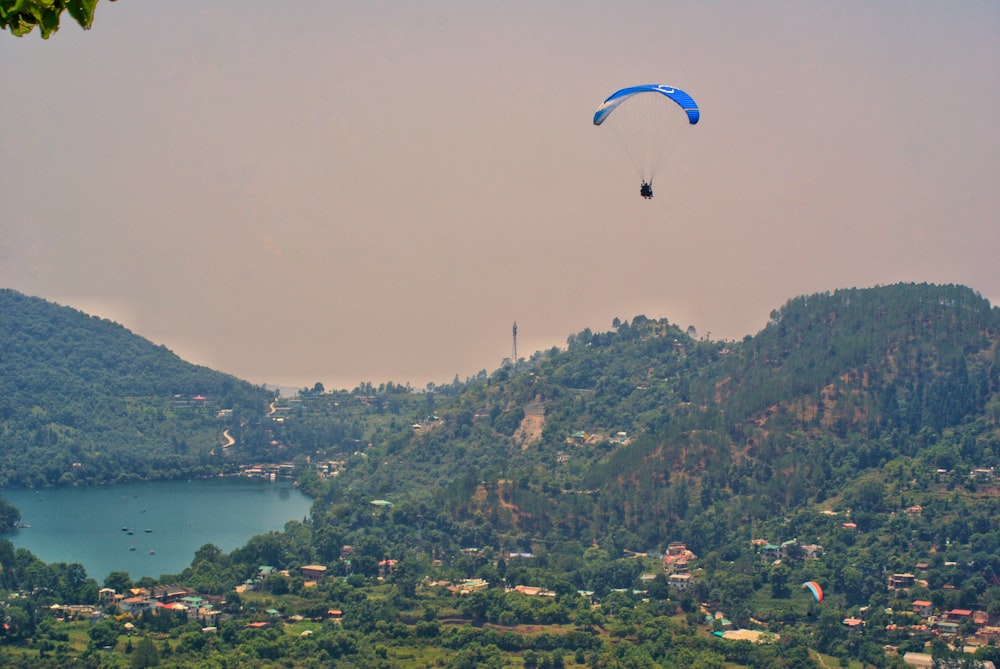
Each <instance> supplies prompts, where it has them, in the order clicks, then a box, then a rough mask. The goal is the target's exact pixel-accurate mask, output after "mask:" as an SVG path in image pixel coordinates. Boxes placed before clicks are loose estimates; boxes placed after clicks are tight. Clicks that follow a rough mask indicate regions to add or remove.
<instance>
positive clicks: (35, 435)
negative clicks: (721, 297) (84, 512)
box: [0, 290, 272, 486]
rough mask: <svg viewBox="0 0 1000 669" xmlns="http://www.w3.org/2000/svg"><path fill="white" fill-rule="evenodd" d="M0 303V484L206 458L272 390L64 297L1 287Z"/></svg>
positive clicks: (112, 473)
mask: <svg viewBox="0 0 1000 669" xmlns="http://www.w3.org/2000/svg"><path fill="white" fill-rule="evenodd" d="M0 313H2V314H3V317H2V319H0V486H4V485H55V484H60V483H62V484H67V483H76V482H91V483H93V482H100V481H108V480H127V479H128V478H130V477H132V478H145V477H157V476H159V477H163V476H171V475H175V476H176V475H180V474H181V473H188V474H190V473H193V472H195V471H198V470H203V469H205V468H210V467H212V466H213V460H217V459H216V458H214V457H213V456H212V455H211V453H212V452H213V451H216V455H218V454H219V452H220V451H221V450H222V449H221V445H222V444H223V443H224V440H223V439H222V436H221V435H222V433H223V431H224V430H226V429H230V428H232V432H233V434H240V432H239V429H238V428H239V426H240V422H241V419H243V420H246V419H248V418H249V417H256V416H258V415H262V414H263V413H264V410H265V408H266V406H267V402H268V401H269V399H270V398H271V397H272V395H271V393H268V392H267V391H265V390H264V389H262V388H258V387H254V386H252V385H250V384H248V383H246V382H244V381H240V380H239V379H236V378H235V377H232V376H230V375H227V374H222V373H220V372H215V371H213V370H210V369H208V368H206V367H200V366H196V365H192V364H190V363H187V362H184V361H183V360H181V359H180V358H178V357H177V356H176V355H175V354H173V353H172V352H170V351H169V350H167V349H166V348H165V347H163V346H156V345H154V344H152V343H151V342H149V341H147V340H145V339H143V338H141V337H138V336H136V335H135V334H133V333H131V332H130V331H128V330H127V329H125V328H124V327H122V326H120V325H118V324H116V323H113V322H111V321H108V320H106V319H101V318H97V317H93V316H88V315H86V314H83V313H81V312H79V311H77V310H74V309H71V308H68V307H61V306H57V305H55V304H52V303H50V302H46V301H45V300H41V299H38V298H34V297H28V296H25V295H22V294H20V293H17V292H15V291H12V290H0ZM220 412H221V414H220ZM217 464H218V461H216V462H215V463H214V465H217Z"/></svg>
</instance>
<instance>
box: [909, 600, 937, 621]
mask: <svg viewBox="0 0 1000 669" xmlns="http://www.w3.org/2000/svg"><path fill="white" fill-rule="evenodd" d="M911 606H913V612H914V613H916V614H917V615H918V616H920V617H921V618H926V617H927V616H929V615H932V614H933V613H934V604H933V603H931V602H928V601H926V600H923V599H918V600H917V601H915V602H913V604H912V605H911Z"/></svg>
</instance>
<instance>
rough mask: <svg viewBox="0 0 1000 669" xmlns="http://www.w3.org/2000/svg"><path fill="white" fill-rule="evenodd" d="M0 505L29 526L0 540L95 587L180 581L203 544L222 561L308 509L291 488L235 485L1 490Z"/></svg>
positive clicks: (247, 482)
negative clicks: (81, 573) (108, 582)
mask: <svg viewBox="0 0 1000 669" xmlns="http://www.w3.org/2000/svg"><path fill="white" fill-rule="evenodd" d="M0 497H3V498H4V499H6V500H7V501H8V502H10V503H11V504H13V505H14V506H16V507H17V508H18V510H19V511H20V512H21V522H22V523H24V524H26V525H30V527H29V528H23V529H19V530H16V531H14V532H6V533H4V534H0V538H3V539H8V540H10V542H11V543H13V544H14V546H15V547H17V548H26V549H28V550H29V551H31V552H32V553H34V554H35V555H37V556H38V557H39V558H40V559H42V560H43V561H45V562H66V563H74V562H78V563H80V564H82V565H83V566H84V568H85V569H86V570H87V575H88V576H90V577H91V578H94V579H96V580H97V582H98V583H102V582H103V581H104V579H105V577H106V576H107V575H108V574H110V573H111V572H112V571H124V572H128V574H129V576H130V577H131V578H132V579H133V580H138V579H139V578H142V577H143V576H152V577H154V578H159V577H160V576H161V575H163V574H179V573H180V572H182V571H183V570H184V569H186V568H187V567H189V566H190V565H191V560H192V559H193V558H194V554H195V552H196V551H197V550H198V549H199V548H201V547H202V546H204V545H205V544H214V545H215V546H218V547H219V548H220V549H222V550H223V551H224V552H226V553H229V552H231V551H232V550H233V549H235V548H239V547H241V546H244V545H246V543H247V541H248V540H249V539H250V538H251V537H252V536H254V535H257V534H265V533H267V532H270V531H272V530H281V529H282V528H284V526H285V523H287V522H288V521H290V520H303V519H304V518H306V517H307V516H308V515H309V509H310V507H311V505H312V500H311V499H309V498H308V497H307V496H305V495H304V494H302V492H301V491H300V490H299V489H298V488H295V487H293V486H292V484H291V482H290V481H277V482H270V481H264V480H260V479H246V478H238V477H231V478H212V479H191V480H185V481H152V482H148V483H127V484H119V485H107V486H86V487H77V488H43V489H37V490H25V489H7V490H0Z"/></svg>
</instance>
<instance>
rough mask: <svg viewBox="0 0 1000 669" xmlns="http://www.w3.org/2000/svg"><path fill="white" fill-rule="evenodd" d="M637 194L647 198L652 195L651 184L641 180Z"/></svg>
mask: <svg viewBox="0 0 1000 669" xmlns="http://www.w3.org/2000/svg"><path fill="white" fill-rule="evenodd" d="M639 195H641V196H643V197H644V198H646V199H647V200H649V199H651V198H652V197H653V184H651V183H649V182H648V181H643V182H642V186H640V187H639Z"/></svg>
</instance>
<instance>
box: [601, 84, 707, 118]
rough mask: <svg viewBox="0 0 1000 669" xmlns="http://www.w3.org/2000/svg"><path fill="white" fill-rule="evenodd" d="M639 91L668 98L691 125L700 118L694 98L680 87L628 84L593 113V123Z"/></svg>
mask: <svg viewBox="0 0 1000 669" xmlns="http://www.w3.org/2000/svg"><path fill="white" fill-rule="evenodd" d="M640 93H660V94H661V95H664V96H666V97H668V98H670V99H671V100H673V101H674V102H676V103H677V104H678V105H679V106H680V108H681V109H683V110H684V113H685V114H687V117H688V123H690V124H691V125H694V124H695V123H697V122H698V119H699V118H701V112H700V111H699V110H698V105H697V104H696V103H695V101H694V98H692V97H691V96H690V95H688V94H687V93H685V92H684V91H682V90H681V89H679V88H674V87H673V86H664V85H663V84H644V85H642V86H629V87H628V88H623V89H621V90H620V91H617V92H615V93H612V94H611V96H610V97H608V99H607V100H605V101H604V103H603V104H602V105H601V106H600V107H598V108H597V111H596V112H595V113H594V125H601V124H602V123H604V119H606V118H607V117H608V116H609V115H610V114H611V112H613V111H614V110H615V109H617V108H618V105H620V104H621V103H623V102H625V101H626V100H628V99H629V98H631V97H633V96H636V95H639V94H640Z"/></svg>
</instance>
